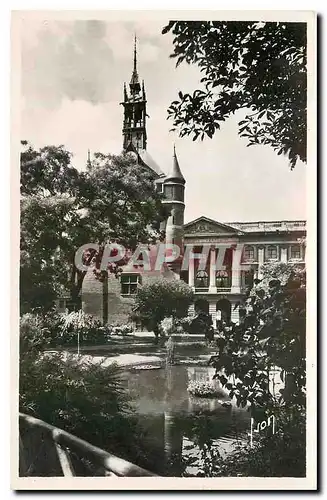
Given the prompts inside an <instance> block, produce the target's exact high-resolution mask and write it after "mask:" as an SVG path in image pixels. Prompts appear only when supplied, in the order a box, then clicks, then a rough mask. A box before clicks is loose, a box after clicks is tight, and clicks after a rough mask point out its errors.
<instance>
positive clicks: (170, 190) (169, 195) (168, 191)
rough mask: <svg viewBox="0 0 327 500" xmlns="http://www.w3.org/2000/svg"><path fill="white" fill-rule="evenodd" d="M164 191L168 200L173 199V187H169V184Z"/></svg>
mask: <svg viewBox="0 0 327 500" xmlns="http://www.w3.org/2000/svg"><path fill="white" fill-rule="evenodd" d="M164 190H165V197H166V198H167V199H168V200H172V199H173V186H167V184H164Z"/></svg>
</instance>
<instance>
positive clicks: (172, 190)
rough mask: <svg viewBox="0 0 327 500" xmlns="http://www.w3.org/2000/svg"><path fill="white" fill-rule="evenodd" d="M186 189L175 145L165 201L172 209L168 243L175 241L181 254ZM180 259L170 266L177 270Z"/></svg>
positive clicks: (167, 232) (166, 185) (166, 179)
mask: <svg viewBox="0 0 327 500" xmlns="http://www.w3.org/2000/svg"><path fill="white" fill-rule="evenodd" d="M184 191H185V179H184V177H183V174H182V172H181V169H180V167H179V163H178V159H177V155H176V149H175V146H174V154H173V164H172V168H171V171H170V173H169V174H168V175H167V177H166V178H165V180H164V194H165V200H164V201H163V203H165V204H166V205H167V206H168V207H169V209H170V216H169V217H168V220H167V224H166V243H173V244H175V245H177V246H179V248H180V255H181V256H182V255H183V249H184V210H185V203H184ZM180 260H181V259H179V261H178V260H177V261H176V262H175V263H173V265H171V266H170V267H172V268H175V269H176V271H177V270H178V269H179V267H180Z"/></svg>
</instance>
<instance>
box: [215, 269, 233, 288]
mask: <svg viewBox="0 0 327 500" xmlns="http://www.w3.org/2000/svg"><path fill="white" fill-rule="evenodd" d="M230 286H231V275H230V273H229V272H228V271H217V272H216V287H217V288H230Z"/></svg>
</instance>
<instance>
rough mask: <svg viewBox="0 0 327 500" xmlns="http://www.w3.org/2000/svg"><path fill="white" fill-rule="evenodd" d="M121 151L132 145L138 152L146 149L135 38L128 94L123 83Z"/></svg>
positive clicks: (144, 109)
mask: <svg viewBox="0 0 327 500" xmlns="http://www.w3.org/2000/svg"><path fill="white" fill-rule="evenodd" d="M121 104H122V105H123V106H124V122H123V149H124V150H125V151H128V149H129V147H130V145H131V144H132V145H133V146H134V147H135V148H136V149H137V150H138V151H139V150H141V149H146V126H145V125H146V116H147V115H146V95H145V89H144V81H142V88H141V85H140V82H139V75H138V72H137V53H136V37H135V40H134V66H133V72H132V78H131V82H130V84H129V93H128V91H127V88H126V83H124V101H123V102H121Z"/></svg>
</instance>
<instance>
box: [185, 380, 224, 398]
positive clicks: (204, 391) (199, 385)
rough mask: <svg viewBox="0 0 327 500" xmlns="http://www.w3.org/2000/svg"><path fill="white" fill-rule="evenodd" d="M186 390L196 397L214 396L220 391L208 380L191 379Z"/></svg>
mask: <svg viewBox="0 0 327 500" xmlns="http://www.w3.org/2000/svg"><path fill="white" fill-rule="evenodd" d="M187 391H188V392H189V393H190V394H192V396H196V397H198V398H215V397H216V396H218V394H220V391H219V390H218V389H217V388H216V387H215V386H214V385H213V384H212V382H208V381H205V380H203V381H193V380H192V381H191V382H189V384H188V387H187Z"/></svg>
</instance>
